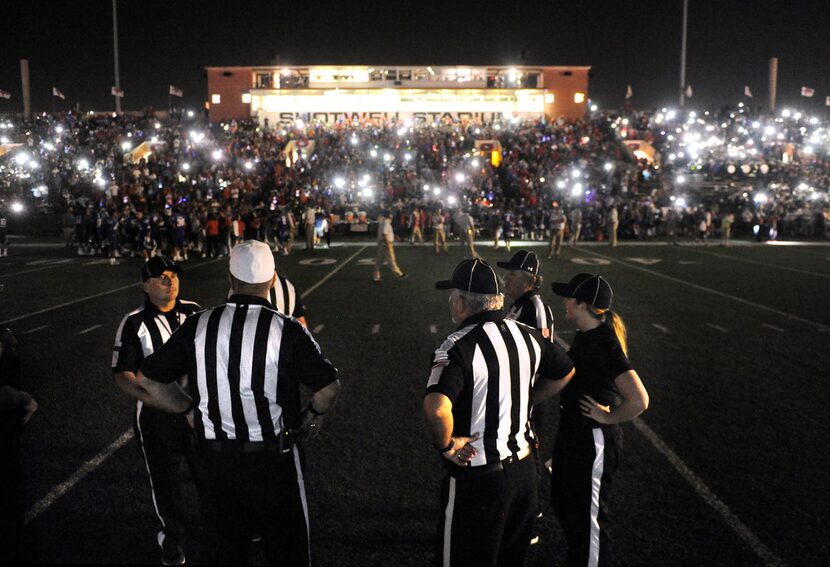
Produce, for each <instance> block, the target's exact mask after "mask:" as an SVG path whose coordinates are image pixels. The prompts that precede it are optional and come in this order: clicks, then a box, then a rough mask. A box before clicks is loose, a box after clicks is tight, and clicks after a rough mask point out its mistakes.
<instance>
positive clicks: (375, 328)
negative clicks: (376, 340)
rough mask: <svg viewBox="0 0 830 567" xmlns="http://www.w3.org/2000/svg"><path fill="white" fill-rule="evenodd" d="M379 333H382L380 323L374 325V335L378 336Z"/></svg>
mask: <svg viewBox="0 0 830 567" xmlns="http://www.w3.org/2000/svg"><path fill="white" fill-rule="evenodd" d="M378 333H380V323H375V324H374V325H372V334H373V335H377V334H378Z"/></svg>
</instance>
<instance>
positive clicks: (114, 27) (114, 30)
mask: <svg viewBox="0 0 830 567" xmlns="http://www.w3.org/2000/svg"><path fill="white" fill-rule="evenodd" d="M116 3H117V0H112V47H113V56H114V58H115V88H116V89H120V88H121V74H120V72H119V70H118V8H117V6H116ZM115 112H117V113H118V114H121V97H120V96H117V95H116V96H115Z"/></svg>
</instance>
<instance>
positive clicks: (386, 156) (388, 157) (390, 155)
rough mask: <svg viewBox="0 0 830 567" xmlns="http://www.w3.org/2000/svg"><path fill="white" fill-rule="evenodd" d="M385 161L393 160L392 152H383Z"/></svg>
mask: <svg viewBox="0 0 830 567" xmlns="http://www.w3.org/2000/svg"><path fill="white" fill-rule="evenodd" d="M383 161H392V154H383Z"/></svg>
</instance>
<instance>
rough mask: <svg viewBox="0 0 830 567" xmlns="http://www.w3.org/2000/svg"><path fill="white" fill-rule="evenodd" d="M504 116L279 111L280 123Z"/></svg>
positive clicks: (497, 116)
mask: <svg viewBox="0 0 830 567" xmlns="http://www.w3.org/2000/svg"><path fill="white" fill-rule="evenodd" d="M540 114H541V112H539V113H529V112H525V113H519V112H513V113H509V114H508V116H510V117H512V116H536V115H540ZM503 117H504V113H501V112H458V111H445V112H437V111H436V112H381V111H375V112H371V111H370V112H366V111H361V112H279V113H277V122H278V123H293V122H296V121H297V120H302V121H305V122H323V123H326V124H334V123H336V122H340V121H344V120H351V121H365V120H379V121H389V120H395V121H401V120H414V121H423V122H427V121H428V122H439V121H445V120H457V121H470V120H472V121H477V122H492V121H494V120H498V119H500V118H503Z"/></svg>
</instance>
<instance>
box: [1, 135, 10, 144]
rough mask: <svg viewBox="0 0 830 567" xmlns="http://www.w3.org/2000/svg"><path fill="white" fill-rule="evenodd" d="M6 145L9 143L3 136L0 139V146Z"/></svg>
mask: <svg viewBox="0 0 830 567" xmlns="http://www.w3.org/2000/svg"><path fill="white" fill-rule="evenodd" d="M8 143H9V139H8V138H7V137H5V136H3V137H2V138H0V144H8Z"/></svg>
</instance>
